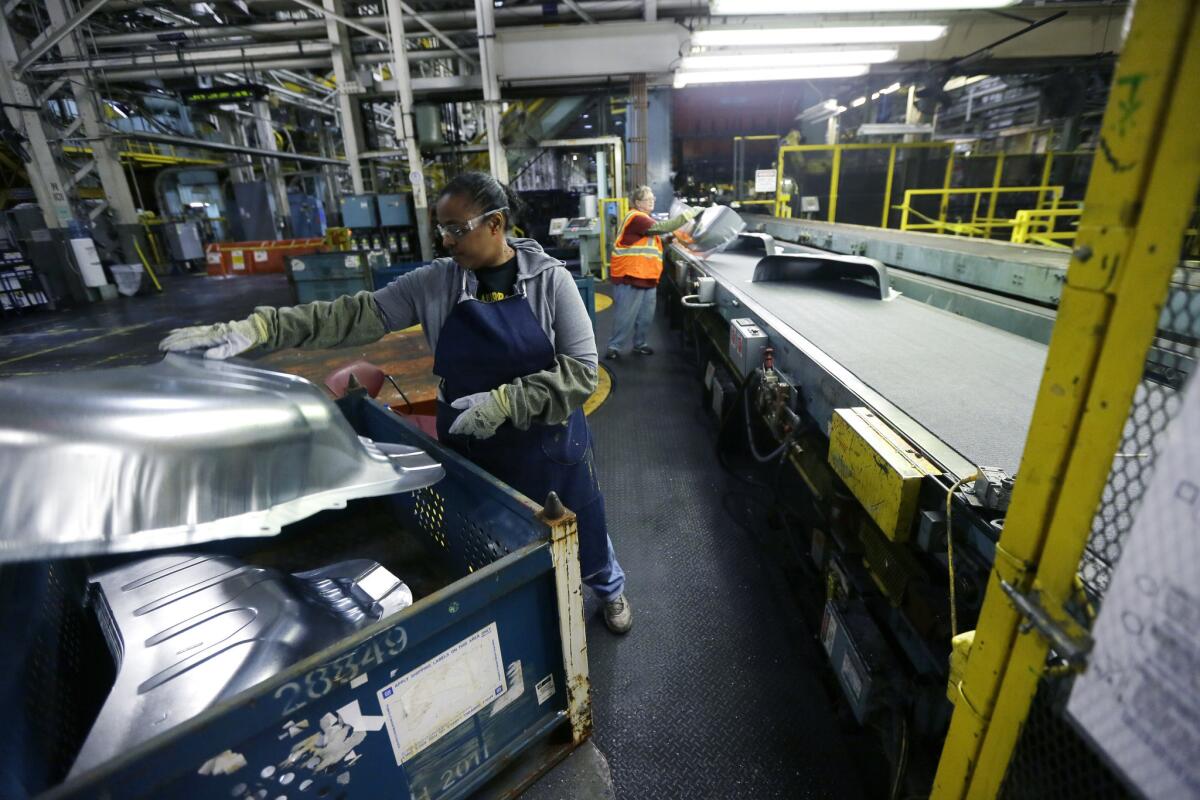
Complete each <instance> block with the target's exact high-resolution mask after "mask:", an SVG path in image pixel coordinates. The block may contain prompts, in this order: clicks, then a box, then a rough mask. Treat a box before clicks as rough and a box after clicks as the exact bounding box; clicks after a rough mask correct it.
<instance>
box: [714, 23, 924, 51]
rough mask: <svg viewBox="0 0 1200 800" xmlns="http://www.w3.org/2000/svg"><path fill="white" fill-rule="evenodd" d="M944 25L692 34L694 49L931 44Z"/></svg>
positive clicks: (728, 30)
mask: <svg viewBox="0 0 1200 800" xmlns="http://www.w3.org/2000/svg"><path fill="white" fill-rule="evenodd" d="M945 34H946V26H945V25H860V26H854V27H811V28H707V29H705V30H702V31H696V32H695V33H693V34H692V44H693V45H695V46H697V47H747V46H749V47H768V46H772V45H774V46H779V45H782V46H788V45H801V44H871V43H883V44H886V43H889V42H932V41H933V40H934V39H940V38H941V37H942V36H944V35H945Z"/></svg>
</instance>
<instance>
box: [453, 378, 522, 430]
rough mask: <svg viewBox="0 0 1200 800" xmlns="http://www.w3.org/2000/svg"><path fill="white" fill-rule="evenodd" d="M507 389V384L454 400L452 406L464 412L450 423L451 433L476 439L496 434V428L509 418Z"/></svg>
mask: <svg viewBox="0 0 1200 800" xmlns="http://www.w3.org/2000/svg"><path fill="white" fill-rule="evenodd" d="M507 389H508V386H507V385H505V386H501V387H500V388H499V389H493V390H492V391H490V392H476V393H475V394H469V395H466V396H465V397H460V398H458V399H457V400H455V401H454V402H452V403H451V404H450V406H451V407H452V408H457V409H462V412H463V413H461V414H459V415H458V419H456V420H454V422H452V423H451V424H450V433H452V434H454V435H456V436H473V437H474V438H476V439H488V438H491V437H492V436H494V435H495V434H496V429H497V428H499V427H500V426H501V425H503V424H504V423H505V422H506V421H507V420H508V413H509V412H508V398H507V397H506V394H505V393H506V391H507Z"/></svg>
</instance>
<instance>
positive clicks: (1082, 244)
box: [931, 0, 1200, 800]
mask: <svg viewBox="0 0 1200 800" xmlns="http://www.w3.org/2000/svg"><path fill="white" fill-rule="evenodd" d="M1197 6H1198V3H1197V0H1186V1H1184V0H1141V2H1139V3H1138V4H1137V7H1136V11H1135V13H1134V17H1133V24H1132V26H1131V28H1130V32H1129V36H1128V38H1127V39H1126V42H1125V46H1124V49H1123V51H1122V53H1121V57H1120V61H1119V63H1118V65H1117V71H1116V75H1115V76H1114V82H1113V88H1112V92H1111V94H1110V96H1109V103H1108V108H1107V110H1106V111H1105V116H1104V122H1103V125H1102V128H1101V136H1100V141H1101V142H1102V145H1103V147H1104V149H1105V153H1106V157H1105V158H1103V159H1096V161H1095V163H1094V165H1093V168H1092V175H1091V179H1090V181H1089V183H1088V190H1087V196H1086V200H1085V203H1084V214H1083V217H1082V218H1081V220H1080V226H1079V234H1078V236H1077V238H1076V247H1075V249H1074V251H1073V256H1072V259H1071V262H1070V267H1069V269H1068V272H1067V283H1066V286H1065V287H1064V290H1063V296H1062V300H1061V302H1060V305H1059V311H1058V319H1057V322H1056V323H1055V326H1054V333H1053V338H1052V339H1051V342H1050V350H1049V353H1048V356H1047V361H1046V366H1045V371H1044V374H1043V378H1042V383H1041V387H1040V389H1039V391H1038V397H1037V403H1036V405H1035V407H1034V413H1033V419H1032V421H1031V424H1030V432H1029V438H1028V440H1027V441H1026V445H1025V453H1024V456H1023V457H1022V460H1021V467H1020V479H1019V480H1018V481H1017V484H1016V487H1015V491H1014V494H1013V498H1012V503H1011V506H1010V508H1009V512H1008V516H1007V520H1006V524H1005V526H1004V532H1003V534H1002V535H1001V538H1000V541H999V543H998V544H997V547H996V560H995V564H994V566H993V570H992V574H991V576H990V577H989V582H988V588H987V594H986V595H985V597H984V604H983V609H982V611H981V612H980V616H979V622H978V627H977V630H976V632H975V639H974V643H973V645H972V647H971V652H970V656H969V657H968V659H967V664H966V667H965V668H964V672H963V679H962V681H961V683H959V684H958V685H957V686H956V687H952V689H953V690H954V692H955V693H956V695H957V702H956V704H955V710H954V716H953V717H952V719H951V723H950V731H949V734H948V735H947V737H946V744H945V747H944V749H943V751H942V755H941V760H940V761H939V764H938V771H937V777H936V779H935V783H934V788H933V793H932V795H931V797H933V798H935V799H936V800H944V798H961V797H964V796H969V797H994V796H995V793H996V791H997V790H998V788H999V786H1000V785H1001V782H1002V781H1003V778H1004V774H1005V771H1006V770H1007V767H1008V762H1009V760H1010V758H1011V754H1012V750H1013V746H1014V744H1015V742H1016V738H1017V734H1018V732H1019V730H1020V726H1021V724H1022V723H1023V722H1024V719H1025V717H1026V715H1027V714H1028V709H1029V704H1030V702H1031V700H1032V697H1033V693H1034V691H1035V690H1036V687H1037V682H1038V680H1039V678H1040V676H1041V672H1042V669H1043V666H1044V662H1045V655H1046V643H1045V641H1044V640H1043V639H1042V638H1041V636H1040V635H1039V634H1036V633H1028V634H1024V635H1021V636H1018V626H1019V625H1020V624H1021V622H1022V617H1021V616H1020V614H1019V613H1018V612H1017V610H1016V609H1015V607H1014V606H1013V605H1012V603H1011V601H1010V600H1009V598H1008V597H1007V595H1006V594H1005V592H1004V591H1003V590H1002V589H1001V587H1000V581H1001V580H1004V581H1005V582H1007V583H1009V584H1010V585H1012V586H1014V587H1017V588H1018V589H1019V590H1023V591H1024V590H1029V589H1031V588H1035V589H1038V590H1040V591H1041V592H1042V600H1043V605H1046V606H1047V607H1054V605H1055V604H1056V603H1058V602H1061V600H1062V598H1065V597H1066V596H1067V592H1068V591H1069V588H1068V587H1069V586H1070V583H1071V581H1072V580H1073V579H1074V575H1075V570H1076V568H1077V566H1078V563H1079V557H1080V553H1081V552H1082V548H1083V547H1084V544H1085V542H1086V539H1087V536H1088V532H1089V530H1090V526H1091V518H1092V515H1093V513H1094V512H1095V509H1096V505H1097V501H1098V499H1099V498H1100V496H1101V493H1102V491H1103V486H1104V483H1105V481H1106V479H1107V474H1108V470H1109V466H1110V465H1111V463H1112V455H1113V453H1114V452H1115V451H1116V447H1117V446H1118V444H1119V441H1120V436H1121V432H1122V430H1123V428H1124V425H1125V421H1126V415H1127V413H1128V410H1129V406H1130V400H1131V398H1132V397H1133V393H1134V390H1135V389H1136V387H1137V384H1138V382H1139V380H1140V379H1141V376H1142V369H1143V364H1144V357H1145V353H1146V348H1147V347H1148V345H1149V343H1150V341H1151V340H1152V338H1153V336H1154V332H1155V326H1156V324H1157V318H1158V313H1159V306H1160V304H1161V303H1162V300H1163V297H1164V294H1165V292H1166V288H1167V283H1168V280H1169V278H1170V275H1171V272H1172V270H1173V269H1174V267H1175V265H1176V262H1177V260H1178V254H1179V243H1180V241H1181V239H1182V235H1183V231H1184V228H1185V226H1186V224H1187V220H1186V217H1187V214H1188V212H1189V210H1190V209H1188V208H1187V207H1186V204H1182V203H1179V202H1178V199H1179V198H1180V197H1195V196H1196V191H1197V187H1198V185H1200V151H1197V149H1196V147H1195V139H1194V136H1195V131H1196V129H1197V126H1198V125H1200V114H1198V113H1197V107H1196V104H1195V102H1194V98H1195V97H1196V96H1198V94H1200V14H1198V11H1197ZM1160 135H1161V137H1160ZM1035 571H1036V580H1034V578H1035Z"/></svg>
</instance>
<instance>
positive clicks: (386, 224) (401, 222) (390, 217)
mask: <svg viewBox="0 0 1200 800" xmlns="http://www.w3.org/2000/svg"><path fill="white" fill-rule="evenodd" d="M412 224H413V218H412V211H411V210H410V208H409V196H408V195H406V194H381V195H379V227H381V228H399V227H407V226H409V225H412Z"/></svg>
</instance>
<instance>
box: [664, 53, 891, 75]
mask: <svg viewBox="0 0 1200 800" xmlns="http://www.w3.org/2000/svg"><path fill="white" fill-rule="evenodd" d="M895 58H896V49H895V48H879V49H875V50H824V51H822V50H811V51H807V52H801V53H795V52H793V53H738V54H730V55H702V56H684V58H683V60H682V61H681V62H680V63H679V68H680V69H689V70H715V69H763V68H772V67H824V66H832V65H834V64H880V63H882V62H884V61H892V60H894V59H895Z"/></svg>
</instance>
